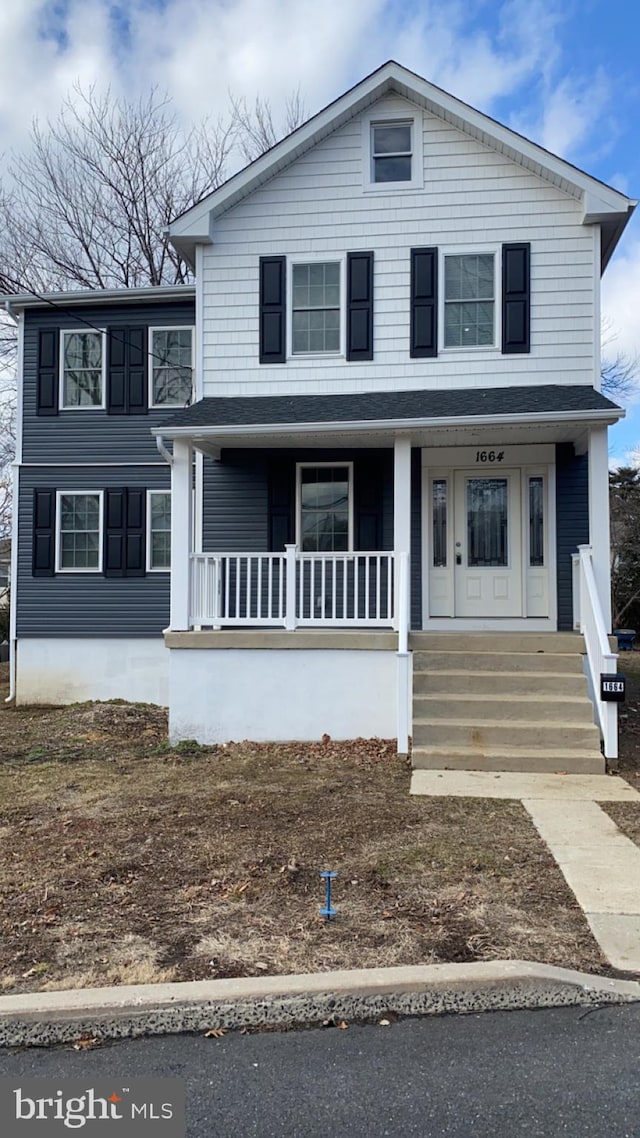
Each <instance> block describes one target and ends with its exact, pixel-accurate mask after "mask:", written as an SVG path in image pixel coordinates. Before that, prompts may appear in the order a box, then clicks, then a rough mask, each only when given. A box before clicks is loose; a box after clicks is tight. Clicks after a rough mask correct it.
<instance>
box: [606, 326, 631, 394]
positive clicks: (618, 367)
mask: <svg viewBox="0 0 640 1138" xmlns="http://www.w3.org/2000/svg"><path fill="white" fill-rule="evenodd" d="M616 339H617V335H616V332H615V331H614V327H613V321H612V320H610V319H609V318H608V317H604V318H603V320H602V328H601V341H602V365H601V369H600V376H601V380H602V390H603V392H604V394H605V395H608V396H609V397H610V398H612V399H628V398H629V396H630V395H632V394H633V392H634V391H635V390H636V388H637V386H638V378H639V367H640V364H639V361H638V357H637V356H628V355H626V353H625V352H621V351H619V350H617V349H616V347H615V342H616Z"/></svg>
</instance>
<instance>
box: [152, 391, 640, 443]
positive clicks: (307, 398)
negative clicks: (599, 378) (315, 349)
mask: <svg viewBox="0 0 640 1138" xmlns="http://www.w3.org/2000/svg"><path fill="white" fill-rule="evenodd" d="M529 415H540V416H547V417H553V416H558V415H560V416H564V415H570V416H572V417H576V416H577V417H578V418H580V417H582V416H585V417H588V418H592V419H607V420H610V421H612V422H613V421H615V420H616V419H619V418H621V416H622V415H624V411H622V409H621V408H620V407H618V406H616V404H615V403H612V402H611V400H610V399H607V397H606V396H605V395H602V394H601V393H600V392H599V391H596V390H595V389H594V388H593V387H588V386H587V385H586V384H573V385H565V386H563V387H560V386H558V387H556V386H555V385H553V386H552V385H544V386H540V387H534V386H528V387H493V388H472V389H464V390H459V391H382V392H377V393H376V392H362V393H359V394H354V395H257V396H238V397H235V396H229V397H222V396H221V397H213V398H208V399H201V400H200V401H199V402H198V403H194V404H193V405H192V406H191V407H187V408H186V409H184V410H182V411H180V412H178V413H176V414H175V415H172V416H171V418H169V419H167V420H166V421H165V422H164V423H162V424H160V425H159V426H158V427H157V428H155V433H156V434H166V435H169V436H170V435H172V434H180V433H182V432H183V431H184V433H188V432H189V430H192V431H193V430H198V429H199V428H207V427H211V428H218V429H219V428H222V429H224V428H225V427H227V428H233V427H244V428H247V427H248V428H251V427H257V426H265V427H266V426H271V427H281V426H285V425H286V426H287V427H292V426H296V427H300V426H301V425H303V424H304V425H308V426H310V425H315V424H318V425H320V424H323V425H324V424H337V423H339V424H341V425H347V424H348V425H350V426H351V425H354V424H363V423H366V424H371V423H373V422H376V423H385V424H389V425H391V424H396V423H403V424H404V423H408V424H409V425H410V424H411V421H412V420H415V422H416V423H418V422H425V421H429V422H432V421H434V420H437V419H446V420H448V419H458V418H459V419H465V420H469V419H473V418H475V417H478V418H485V417H487V416H490V417H492V418H497V419H500V418H501V417H509V418H520V417H525V416H529Z"/></svg>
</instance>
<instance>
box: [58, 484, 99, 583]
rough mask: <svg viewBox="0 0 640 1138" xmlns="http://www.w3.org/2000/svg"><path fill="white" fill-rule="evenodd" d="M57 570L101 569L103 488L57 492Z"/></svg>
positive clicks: (90, 570)
mask: <svg viewBox="0 0 640 1138" xmlns="http://www.w3.org/2000/svg"><path fill="white" fill-rule="evenodd" d="M56 513H57V518H58V532H57V551H58V555H57V570H58V572H65V570H66V571H67V572H68V571H73V572H76V573H99V572H100V569H101V561H102V491H96V492H94V493H84V492H82V493H74V494H65V493H62V492H60V491H59V492H58V508H57V511H56Z"/></svg>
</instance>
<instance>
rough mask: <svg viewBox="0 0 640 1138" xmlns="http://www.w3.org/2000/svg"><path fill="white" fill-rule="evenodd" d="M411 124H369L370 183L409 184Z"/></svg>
mask: <svg viewBox="0 0 640 1138" xmlns="http://www.w3.org/2000/svg"><path fill="white" fill-rule="evenodd" d="M411 135H412V123H411V122H382V123H372V124H371V181H372V182H410V181H411V178H412V162H413V146H412V138H411Z"/></svg>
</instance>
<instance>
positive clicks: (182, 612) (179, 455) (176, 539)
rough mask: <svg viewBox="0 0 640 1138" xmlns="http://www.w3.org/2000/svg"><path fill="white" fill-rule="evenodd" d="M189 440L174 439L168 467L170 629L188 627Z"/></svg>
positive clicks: (184, 629) (191, 494) (174, 630)
mask: <svg viewBox="0 0 640 1138" xmlns="http://www.w3.org/2000/svg"><path fill="white" fill-rule="evenodd" d="M192 462H193V450H192V447H191V444H190V443H188V442H185V441H183V440H182V439H174V443H173V466H172V467H171V620H170V628H171V630H172V632H186V631H188V629H189V579H190V574H189V554H190V553H191V535H192V532H193V529H192V513H193V505H192V502H193V492H192V482H193V474H192Z"/></svg>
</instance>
